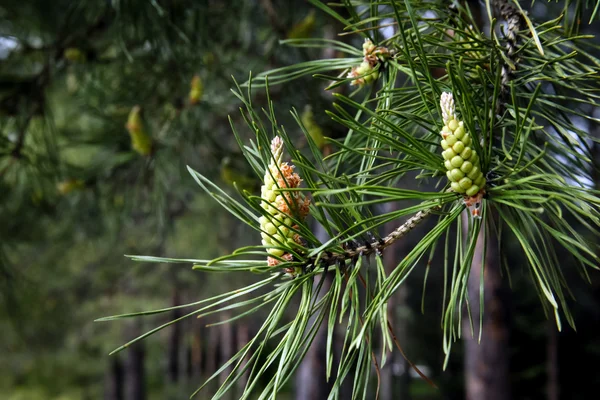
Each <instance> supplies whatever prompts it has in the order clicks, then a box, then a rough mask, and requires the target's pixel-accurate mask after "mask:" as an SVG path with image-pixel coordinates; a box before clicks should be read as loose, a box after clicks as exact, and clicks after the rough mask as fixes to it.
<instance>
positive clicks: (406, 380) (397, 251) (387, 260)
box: [380, 203, 410, 400]
mask: <svg viewBox="0 0 600 400" xmlns="http://www.w3.org/2000/svg"><path fill="white" fill-rule="evenodd" d="M384 207H385V209H384V210H382V212H383V213H389V212H393V211H395V210H397V209H398V207H397V204H394V203H387V204H385V206H384ZM397 226H398V222H397V221H391V222H388V223H387V224H385V227H384V232H386V233H387V232H392V231H393V230H394V229H396V228H397ZM405 243H406V241H402V240H399V241H396V242H395V243H394V244H392V245H391V246H390V247H388V248H387V249H386V250H385V253H384V255H383V264H384V266H385V272H386V273H387V274H388V275H389V274H390V273H391V272H392V271H393V270H394V269H395V268H396V266H397V265H398V263H399V260H401V259H402V257H403V254H404V253H405V252H406V251H405V250H406V249H405V247H406V246H405ZM407 290H408V286H407V285H400V287H399V288H398V290H396V291H395V292H394V294H393V295H392V296H391V297H390V299H389V300H388V303H387V310H388V321H389V322H390V325H391V326H392V329H393V330H394V334H395V335H396V338H397V339H398V342H399V343H400V345H401V346H402V345H404V344H405V343H406V338H407V336H408V335H407V333H408V332H407V330H406V321H405V318H404V317H405V311H406V308H407V307H406V297H407V294H408V293H407ZM395 369H397V372H398V373H400V376H394V370H395ZM409 384H410V374H409V365H408V362H407V361H406V360H405V359H404V357H402V354H400V352H398V351H397V350H394V351H392V352H391V353H389V354H388V360H387V363H386V365H385V366H383V367H382V368H381V390H380V394H381V400H406V399H409V391H408V389H409Z"/></svg>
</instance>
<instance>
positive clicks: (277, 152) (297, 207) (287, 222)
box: [259, 136, 310, 266]
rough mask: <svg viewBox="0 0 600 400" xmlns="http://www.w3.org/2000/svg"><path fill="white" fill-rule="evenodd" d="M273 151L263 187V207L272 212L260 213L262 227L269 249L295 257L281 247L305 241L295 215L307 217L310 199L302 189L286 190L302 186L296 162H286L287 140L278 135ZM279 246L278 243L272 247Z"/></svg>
mask: <svg viewBox="0 0 600 400" xmlns="http://www.w3.org/2000/svg"><path fill="white" fill-rule="evenodd" d="M271 153H272V155H273V158H272V159H271V162H270V163H269V167H268V169H267V171H266V172H265V177H264V184H263V185H262V187H261V197H262V199H263V201H262V203H261V207H262V208H263V209H264V210H265V211H266V212H267V213H268V215H263V216H261V217H260V220H259V221H260V229H261V231H262V232H261V237H262V244H263V246H268V248H267V253H269V255H270V256H274V257H279V258H281V259H283V260H287V261H291V260H292V255H291V254H289V253H286V252H285V251H284V250H283V249H281V248H276V247H289V246H290V245H295V244H302V239H301V238H300V236H299V235H298V234H297V233H295V232H294V231H293V230H291V229H290V228H293V229H297V228H298V226H297V225H293V221H292V218H291V217H292V216H294V217H295V218H296V220H300V221H301V220H303V219H304V218H305V217H306V215H307V214H308V206H309V204H310V201H309V200H308V199H305V198H304V196H303V195H302V194H301V193H300V192H299V191H293V190H282V189H294V188H297V187H299V186H300V183H301V182H302V179H300V177H299V176H298V174H296V173H295V172H294V166H293V165H289V164H288V163H286V162H282V158H283V141H282V140H281V138H280V137H279V136H276V137H275V138H274V139H273V141H272V142H271ZM269 246H276V247H269ZM270 256H269V257H268V259H267V260H268V262H269V265H271V266H274V265H277V264H279V262H280V261H279V260H278V259H276V258H274V257H270Z"/></svg>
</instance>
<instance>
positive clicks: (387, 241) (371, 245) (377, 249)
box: [307, 206, 439, 265]
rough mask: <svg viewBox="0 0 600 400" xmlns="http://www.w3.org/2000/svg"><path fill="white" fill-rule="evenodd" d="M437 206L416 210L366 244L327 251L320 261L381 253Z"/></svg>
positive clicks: (336, 260)
mask: <svg viewBox="0 0 600 400" xmlns="http://www.w3.org/2000/svg"><path fill="white" fill-rule="evenodd" d="M438 209H439V206H436V207H433V208H428V209H426V210H421V211H419V212H417V213H416V214H415V215H414V216H413V217H411V218H409V219H408V220H407V221H406V222H405V223H403V224H402V225H400V226H399V227H398V228H396V229H395V230H393V231H392V232H391V233H390V234H388V235H387V236H386V237H384V238H381V239H379V240H377V241H373V242H367V243H366V244H364V245H362V246H358V247H353V248H349V249H347V250H345V251H344V252H343V253H332V252H327V253H325V254H324V255H322V256H321V258H320V260H319V261H320V262H324V263H325V264H327V265H334V264H344V263H345V261H346V260H351V259H354V258H356V257H363V256H369V255H371V254H373V253H378V254H381V253H383V250H385V249H386V248H387V247H389V246H391V245H392V244H393V243H394V242H396V241H397V240H398V239H400V238H402V237H404V236H405V235H406V234H408V233H409V232H410V231H411V230H413V229H414V228H416V227H417V225H419V224H420V223H421V222H422V221H423V220H425V219H426V218H427V217H428V216H429V215H431V213H432V211H434V210H438ZM317 257H318V256H315V257H312V258H310V260H309V262H308V263H307V265H311V264H312V265H314V263H315V262H316V259H317Z"/></svg>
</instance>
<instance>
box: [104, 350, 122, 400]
mask: <svg viewBox="0 0 600 400" xmlns="http://www.w3.org/2000/svg"><path fill="white" fill-rule="evenodd" d="M104 400H123V366H122V365H121V360H120V359H119V357H117V356H112V357H111V358H110V359H109V364H108V368H107V369H106V375H105V376H104Z"/></svg>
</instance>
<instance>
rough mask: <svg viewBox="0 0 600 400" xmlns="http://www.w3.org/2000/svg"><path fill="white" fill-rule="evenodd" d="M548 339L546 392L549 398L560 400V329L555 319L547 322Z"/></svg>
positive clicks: (550, 399) (549, 399)
mask: <svg viewBox="0 0 600 400" xmlns="http://www.w3.org/2000/svg"><path fill="white" fill-rule="evenodd" d="M546 325H547V332H548V339H547V346H546V354H547V357H548V358H547V359H546V374H547V376H548V382H547V387H546V392H547V393H546V394H547V397H546V398H547V399H548V400H558V399H559V398H560V389H559V388H560V386H559V381H558V379H559V378H558V329H557V328H556V323H555V322H554V320H552V319H550V320H548V321H547V322H546Z"/></svg>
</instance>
